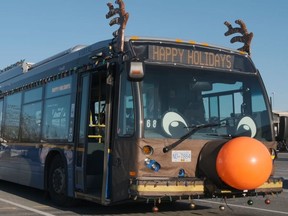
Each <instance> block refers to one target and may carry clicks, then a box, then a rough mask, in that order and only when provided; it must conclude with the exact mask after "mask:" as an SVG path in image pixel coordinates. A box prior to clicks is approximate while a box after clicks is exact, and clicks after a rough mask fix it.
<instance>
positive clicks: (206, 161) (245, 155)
mask: <svg viewBox="0 0 288 216" xmlns="http://www.w3.org/2000/svg"><path fill="white" fill-rule="evenodd" d="M213 146H214V147H213ZM211 147H212V148H211ZM211 160H213V161H211ZM212 162H214V164H215V166H216V167H212V168H211V164H212ZM272 165H273V161H272V158H271V154H270V152H269V150H268V149H267V147H266V146H264V145H263V144H262V143H261V142H260V141H258V140H256V139H253V138H250V137H237V138H234V139H232V140H230V141H228V142H226V143H224V144H223V142H222V144H221V143H216V145H215V143H208V144H207V145H206V146H204V148H203V150H202V153H201V156H200V159H199V168H200V171H202V173H204V175H205V176H206V177H208V178H210V179H211V180H212V182H214V183H216V185H217V184H218V185H219V184H222V185H223V182H224V183H225V184H226V185H228V186H230V187H232V188H235V189H238V190H252V189H255V188H257V187H259V186H261V185H262V184H264V183H265V182H266V181H267V180H268V178H269V176H270V175H271V173H272ZM209 167H210V168H209Z"/></svg>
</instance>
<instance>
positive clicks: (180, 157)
mask: <svg viewBox="0 0 288 216" xmlns="http://www.w3.org/2000/svg"><path fill="white" fill-rule="evenodd" d="M191 158H192V153H191V151H184V150H178V151H172V162H191Z"/></svg>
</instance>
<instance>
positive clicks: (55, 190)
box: [48, 155, 72, 206]
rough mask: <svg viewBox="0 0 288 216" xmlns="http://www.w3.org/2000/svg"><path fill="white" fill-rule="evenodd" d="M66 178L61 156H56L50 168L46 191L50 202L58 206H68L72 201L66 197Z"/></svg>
mask: <svg viewBox="0 0 288 216" xmlns="http://www.w3.org/2000/svg"><path fill="white" fill-rule="evenodd" d="M66 178H67V175H66V170H65V166H64V163H63V161H62V159H61V156H60V155H56V156H55V157H54V158H53V160H52V163H51V166H50V171H49V178H48V190H49V195H50V198H51V200H52V201H53V202H54V203H56V204H57V205H60V206H70V203H71V201H72V198H69V197H67V195H66V188H67V185H66V182H67V179H66Z"/></svg>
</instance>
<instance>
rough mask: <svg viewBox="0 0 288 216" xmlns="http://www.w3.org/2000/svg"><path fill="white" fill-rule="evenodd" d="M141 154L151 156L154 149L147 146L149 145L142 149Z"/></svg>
mask: <svg viewBox="0 0 288 216" xmlns="http://www.w3.org/2000/svg"><path fill="white" fill-rule="evenodd" d="M142 152H143V154H144V155H146V156H149V155H152V154H153V152H154V149H153V148H152V147H151V146H149V145H145V146H144V147H143V148H142Z"/></svg>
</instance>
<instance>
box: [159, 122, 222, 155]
mask: <svg viewBox="0 0 288 216" xmlns="http://www.w3.org/2000/svg"><path fill="white" fill-rule="evenodd" d="M215 126H221V124H218V123H210V124H201V125H196V126H194V127H193V128H192V129H191V130H190V131H189V132H188V133H186V134H185V135H183V136H182V137H180V139H179V140H177V141H176V142H174V143H172V144H171V145H169V146H166V147H164V148H163V152H164V153H167V152H168V151H170V150H171V149H173V148H175V147H176V146H178V145H179V144H180V143H182V142H183V141H184V140H186V139H187V138H189V137H190V136H191V135H193V134H194V133H196V132H197V131H198V130H200V129H203V128H209V127H215Z"/></svg>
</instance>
